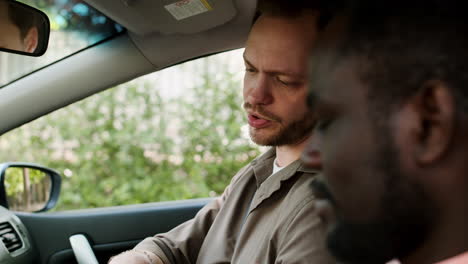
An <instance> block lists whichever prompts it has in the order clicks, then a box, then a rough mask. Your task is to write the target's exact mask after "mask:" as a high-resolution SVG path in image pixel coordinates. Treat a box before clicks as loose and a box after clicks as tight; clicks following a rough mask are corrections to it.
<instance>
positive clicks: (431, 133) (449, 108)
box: [411, 81, 456, 165]
mask: <svg viewBox="0 0 468 264" xmlns="http://www.w3.org/2000/svg"><path fill="white" fill-rule="evenodd" d="M411 101H412V102H411V104H412V105H413V110H414V111H415V114H416V118H415V120H414V121H416V122H417V124H415V127H416V128H417V129H416V131H415V133H414V138H413V140H415V143H416V149H415V152H414V153H413V154H414V155H415V156H414V158H415V160H416V162H418V163H419V164H420V165H428V164H430V163H432V162H434V161H436V160H438V159H440V158H442V157H443V156H444V154H446V153H447V151H448V149H449V147H450V144H451V142H452V140H453V136H454V129H455V122H456V109H455V108H456V103H455V100H454V97H453V94H452V93H451V91H450V89H449V87H448V86H447V84H446V83H444V82H442V81H427V82H426V83H424V85H423V87H422V89H421V90H420V91H419V92H418V94H417V95H416V96H415V97H413V98H412V99H411Z"/></svg>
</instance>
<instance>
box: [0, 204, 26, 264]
mask: <svg viewBox="0 0 468 264" xmlns="http://www.w3.org/2000/svg"><path fill="white" fill-rule="evenodd" d="M0 241H1V243H0V263H2V264H13V263H15V264H20V263H31V261H32V259H33V255H34V249H33V247H32V245H31V239H30V236H29V234H28V231H27V230H26V227H25V226H24V225H23V224H22V223H21V220H20V219H19V218H18V217H17V216H16V215H15V214H13V212H11V211H9V210H8V209H6V208H4V207H2V206H0Z"/></svg>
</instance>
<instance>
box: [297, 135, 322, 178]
mask: <svg viewBox="0 0 468 264" xmlns="http://www.w3.org/2000/svg"><path fill="white" fill-rule="evenodd" d="M319 145H320V142H319V140H318V139H316V138H314V136H312V138H310V139H309V141H308V142H307V145H306V147H305V148H304V151H303V152H302V156H301V160H302V162H303V163H304V165H305V166H306V167H308V168H311V169H315V170H322V157H321V153H320V150H319Z"/></svg>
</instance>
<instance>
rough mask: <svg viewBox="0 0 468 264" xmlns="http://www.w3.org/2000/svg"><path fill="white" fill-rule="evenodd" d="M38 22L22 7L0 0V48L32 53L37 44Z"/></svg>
mask: <svg viewBox="0 0 468 264" xmlns="http://www.w3.org/2000/svg"><path fill="white" fill-rule="evenodd" d="M38 21H39V19H38V18H37V17H36V16H35V15H34V14H33V13H32V12H31V11H29V10H27V9H25V8H24V7H23V8H22V7H21V6H18V5H15V3H14V2H13V3H12V2H10V1H5V0H0V32H1V35H0V48H3V49H8V50H14V51H23V52H26V53H34V51H35V50H36V48H37V46H38V44H39V43H38V42H39V28H38V26H37V24H39V23H38Z"/></svg>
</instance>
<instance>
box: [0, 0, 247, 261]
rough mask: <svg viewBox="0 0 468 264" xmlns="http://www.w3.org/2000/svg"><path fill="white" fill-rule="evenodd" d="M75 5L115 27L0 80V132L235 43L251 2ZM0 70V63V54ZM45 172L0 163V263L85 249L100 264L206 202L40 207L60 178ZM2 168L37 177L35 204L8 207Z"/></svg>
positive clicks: (81, 256) (51, 200) (83, 254)
mask: <svg viewBox="0 0 468 264" xmlns="http://www.w3.org/2000/svg"><path fill="white" fill-rule="evenodd" d="M0 1H10V2H14V1H13V0H0ZM22 2H26V3H27V2H28V1H22ZM52 2H53V1H52ZM84 3H85V4H87V5H89V6H90V7H93V8H94V9H96V10H98V11H99V12H101V13H102V14H104V15H105V16H106V17H108V18H110V19H112V20H113V21H115V22H116V23H118V24H119V25H120V26H121V27H122V30H121V31H120V32H119V33H118V34H115V35H113V36H111V37H108V38H105V39H104V40H102V41H99V42H97V43H96V44H94V45H91V46H90V47H87V48H86V49H83V50H80V51H78V52H74V53H72V54H70V55H68V56H66V57H64V58H61V59H60V60H58V61H55V62H53V63H51V64H48V65H45V66H43V67H41V68H39V69H36V70H34V71H33V72H32V73H30V74H27V75H24V76H20V77H18V78H15V79H14V80H10V81H8V82H6V83H5V84H0V85H1V86H0V120H1V122H0V136H1V135H2V134H4V133H7V132H8V131H11V130H13V129H15V128H17V127H20V126H22V125H23V124H26V123H28V122H30V121H32V120H35V119H37V118H39V117H41V116H44V115H46V114H48V113H51V112H53V111H55V110H57V109H60V108H63V107H65V106H67V105H70V104H72V103H74V102H77V101H79V100H82V99H84V98H86V97H89V96H91V95H93V94H96V93H99V92H101V91H103V90H106V89H108V88H111V87H113V86H115V85H118V84H122V83H125V82H127V81H129V80H132V79H135V78H137V77H139V76H143V75H145V74H148V73H152V72H157V71H160V70H162V69H165V68H167V67H170V66H172V65H176V64H179V63H182V62H185V61H189V60H192V59H195V58H199V57H204V56H208V55H210V54H216V53H220V52H224V51H229V50H233V49H238V48H242V47H243V46H244V42H245V40H246V37H247V34H248V31H249V29H250V26H251V24H252V18H253V16H254V13H255V7H256V1H251V0H224V1H215V0H161V1H154V0H118V1H116V0H86V1H84ZM52 26H53V25H52ZM2 34H3V33H2ZM39 41H41V40H39ZM43 41H47V38H45V39H43ZM45 47H47V45H45ZM49 49H50V46H49ZM4 52H12V50H8V49H0V53H4ZM13 52H14V51H13ZM16 53H18V52H16ZM19 53H20V54H24V53H22V52H19ZM40 53H41V52H36V53H35V54H30V55H33V56H39V54H40ZM45 54H47V51H45ZM24 55H28V54H24ZM0 67H5V66H3V65H2V61H1V60H0ZM2 162H4V161H2ZM30 169H32V170H33V171H29V170H30ZM52 169H53V168H52ZM52 169H48V168H43V167H40V166H37V165H34V164H23V163H4V164H2V165H0V204H1V205H2V206H0V238H1V239H0V240H2V241H3V243H0V263H7V264H8V263H11V264H13V263H15V264H17V263H18V264H19V263H49V264H57V263H77V259H78V260H79V261H78V263H93V261H91V260H88V258H89V257H90V256H88V255H91V259H93V256H94V255H95V257H96V260H97V262H95V263H107V261H108V259H109V257H110V256H112V255H115V254H117V253H119V252H122V251H125V250H128V249H131V248H132V247H133V246H135V245H136V244H137V243H138V242H139V241H141V240H142V239H144V238H145V237H148V236H152V235H154V234H156V233H161V232H165V231H168V230H170V229H171V228H173V227H175V226H177V225H178V224H180V223H182V222H184V221H186V220H188V219H190V218H192V217H193V216H194V215H195V214H196V212H197V211H198V210H199V209H200V208H201V207H203V206H204V205H205V204H206V203H208V202H209V201H210V200H211V198H206V199H193V200H184V201H174V202H155V203H146V204H137V205H125V206H115V207H106V208H96V209H82V210H73V211H63V212H46V211H47V209H50V208H52V207H53V206H54V204H55V203H56V201H57V197H58V195H59V191H60V176H59V174H58V173H57V172H55V171H53V170H52ZM7 171H8V173H9V174H13V173H19V172H22V173H23V175H24V174H25V173H27V174H28V175H33V174H34V175H36V176H35V177H37V178H38V179H41V181H43V182H44V183H41V186H43V187H41V188H44V189H47V192H46V196H45V198H43V200H44V201H43V202H44V204H45V206H44V207H38V208H36V209H33V210H32V211H33V212H20V211H17V207H15V204H14V202H13V201H8V199H7V196H8V195H7V193H6V190H5V187H4V186H5V182H6V181H5V177H7ZM44 186H45V187H44ZM41 208H42V209H41ZM89 261H91V262H89Z"/></svg>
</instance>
